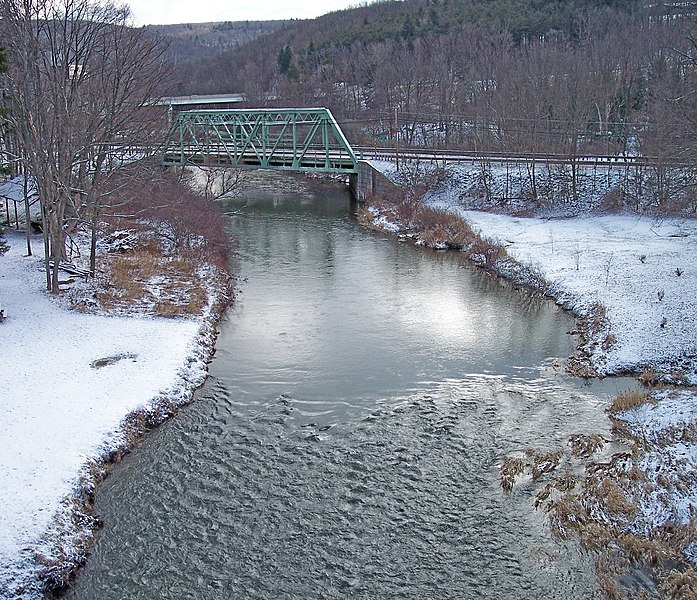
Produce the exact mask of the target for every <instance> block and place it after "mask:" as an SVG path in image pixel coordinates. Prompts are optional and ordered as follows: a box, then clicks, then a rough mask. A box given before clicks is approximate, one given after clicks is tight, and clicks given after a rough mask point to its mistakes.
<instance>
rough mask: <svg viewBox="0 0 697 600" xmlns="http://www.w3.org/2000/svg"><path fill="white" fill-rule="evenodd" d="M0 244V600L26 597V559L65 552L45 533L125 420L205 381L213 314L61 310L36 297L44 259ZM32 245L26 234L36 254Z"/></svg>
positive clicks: (186, 394) (32, 575) (30, 567)
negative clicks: (0, 250) (1, 314)
mask: <svg viewBox="0 0 697 600" xmlns="http://www.w3.org/2000/svg"><path fill="white" fill-rule="evenodd" d="M7 240H8V242H9V244H10V246H11V248H10V250H9V252H8V253H7V254H5V255H4V256H0V308H2V309H4V310H5V314H6V315H7V319H6V320H5V321H4V322H2V323H0V344H1V347H2V352H1V354H0V358H1V361H0V364H1V368H2V371H3V374H4V377H3V379H4V381H3V384H2V392H1V393H0V411H1V412H2V415H3V427H2V429H1V430H0V597H3V598H12V597H22V598H33V597H38V596H39V590H38V586H37V583H36V577H37V574H38V572H39V570H40V569H41V566H40V565H39V564H37V563H36V561H35V558H36V553H37V552H40V553H41V554H42V555H44V556H46V557H48V558H49V559H50V558H51V556H52V555H55V554H56V553H61V552H66V553H68V554H69V553H70V551H71V540H69V539H63V540H60V544H61V545H62V546H63V547H62V548H58V547H56V540H55V539H53V538H52V537H51V531H52V529H53V530H56V529H58V530H59V531H58V532H59V533H60V534H61V535H65V534H68V535H70V534H71V532H70V531H66V526H65V523H66V522H70V517H69V516H68V514H67V513H69V512H70V510H71V506H70V503H69V502H65V501H64V500H65V499H66V498H71V497H72V496H74V495H75V493H76V490H77V489H78V487H79V485H80V478H81V477H82V476H83V475H87V474H88V473H87V472H88V470H89V465H90V464H95V463H98V462H99V461H100V460H101V459H102V458H104V457H106V456H108V455H109V454H110V452H112V451H113V450H114V449H117V448H122V447H123V446H124V445H125V443H126V440H124V437H123V432H122V428H121V425H122V422H123V420H124V418H125V417H126V416H127V415H128V414H130V413H132V412H133V411H136V410H139V409H147V408H152V409H153V410H154V409H155V408H156V406H157V405H158V402H159V401H160V400H162V399H163V398H167V400H168V402H170V403H172V404H178V403H183V402H186V401H187V400H188V399H190V396H191V390H192V388H193V387H196V386H198V385H200V384H201V383H202V382H203V381H204V379H205V376H206V364H207V358H208V353H209V352H210V345H211V343H212V341H211V339H210V337H211V336H212V332H211V331H210V329H211V325H210V320H211V316H210V315H207V316H204V317H199V318H186V319H184V318H179V319H165V318H146V317H129V318H126V317H109V316H102V315H91V314H82V313H79V312H76V311H72V310H68V309H67V307H66V306H65V305H64V304H63V302H62V301H61V300H60V299H57V298H54V297H51V296H50V295H49V294H48V293H47V292H46V291H44V288H45V274H44V271H43V262H42V260H41V259H40V258H39V257H37V256H31V257H27V256H25V255H24V253H25V249H26V244H25V241H24V239H23V237H22V236H20V235H18V234H16V233H14V232H11V231H8V232H7ZM40 247H41V241H40V239H39V238H36V239H34V249H35V251H36V252H38V253H40V254H41V253H42V251H41V250H40ZM114 357H120V358H121V359H120V360H110V359H113V358H114ZM95 361H96V362H95ZM103 363H106V364H103ZM60 523H63V525H62V526H61V525H60ZM68 529H70V527H68ZM72 533H74V534H75V535H76V536H78V535H79V534H80V532H78V531H74V532H72ZM22 590H24V591H22Z"/></svg>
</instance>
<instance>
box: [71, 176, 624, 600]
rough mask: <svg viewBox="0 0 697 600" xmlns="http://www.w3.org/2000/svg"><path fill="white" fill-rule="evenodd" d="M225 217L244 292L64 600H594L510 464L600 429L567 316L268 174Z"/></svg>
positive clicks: (120, 483) (104, 497)
mask: <svg viewBox="0 0 697 600" xmlns="http://www.w3.org/2000/svg"><path fill="white" fill-rule="evenodd" d="M259 181H260V183H258V184H257V185H255V186H254V188H253V189H252V190H250V191H249V192H248V193H246V194H245V196H244V198H242V199H240V200H237V201H234V202H233V201H230V202H229V203H228V204H227V208H228V210H229V211H230V212H231V213H234V214H233V215H232V216H231V217H230V219H231V222H230V226H231V227H230V229H231V232H232V235H234V236H235V238H236V239H237V240H238V245H239V257H238V261H239V265H238V267H239V272H240V277H241V293H240V296H239V299H238V300H237V301H236V303H235V305H234V306H233V307H232V309H231V310H230V312H229V314H228V315H227V317H226V319H225V320H224V322H223V323H222V325H221V331H220V336H219V339H218V344H217V352H216V355H215V359H214V361H213V362H212V364H211V365H210V378H209V380H208V382H207V383H206V385H205V386H204V387H203V388H202V389H201V390H200V391H199V393H198V394H197V400H196V402H195V403H194V404H192V405H191V406H189V407H187V408H186V409H184V410H183V411H182V412H181V413H180V414H179V415H178V416H177V417H176V418H175V419H174V420H173V421H171V422H170V423H168V424H166V425H165V426H163V427H161V428H160V429H158V430H157V431H155V432H154V433H153V434H152V435H151V436H149V438H148V440H147V441H146V442H145V443H144V444H143V445H142V446H141V447H140V448H138V449H137V450H136V451H135V452H133V453H132V455H130V456H129V457H127V459H126V460H125V461H124V462H123V463H122V465H120V466H119V467H118V468H117V469H116V471H115V473H114V474H113V475H112V477H110V478H109V479H108V480H107V482H105V483H104V484H103V485H102V487H101V489H100V490H99V494H98V503H97V504H98V511H99V513H100V515H101V517H102V518H103V519H104V521H105V523H106V527H105V529H104V531H103V532H102V533H101V535H100V537H99V540H98V543H97V545H96V548H95V550H94V552H93V555H92V556H91V558H90V561H89V563H88V565H87V566H86V568H85V569H84V570H83V572H82V573H81V574H80V576H79V578H78V581H77V583H76V585H75V587H74V589H73V591H72V592H71V594H70V597H71V598H82V599H95V598H100V599H108V598H114V599H116V598H129V599H135V598H153V597H158V598H177V599H179V598H206V599H208V598H210V599H218V598H254V599H257V598H268V599H280V598H366V599H367V598H413V599H415V600H416V599H424V598H434V599H442V598H550V599H551V598H559V599H565V600H568V599H569V598H590V597H594V593H595V591H594V590H595V583H594V578H593V575H592V565H591V564H590V562H591V561H590V560H589V559H588V557H586V556H583V555H581V554H580V553H579V552H578V549H577V548H576V546H574V545H573V544H558V543H556V542H554V541H553V540H552V539H551V538H550V536H549V532H548V529H547V526H546V523H545V515H544V514H540V513H537V512H535V511H534V510H533V509H532V501H531V499H532V496H533V495H534V492H535V489H534V488H533V486H531V485H523V486H521V487H520V488H517V489H516V490H515V492H514V493H512V494H505V493H503V492H502V491H501V488H500V485H499V482H498V470H497V467H498V463H499V461H500V460H501V458H502V457H503V456H505V455H506V454H508V453H510V452H512V451H515V450H523V449H525V448H527V447H535V448H550V449H551V448H557V447H561V446H563V445H564V444H565V443H566V439H567V437H568V436H569V435H570V434H572V433H579V432H586V433H587V432H598V431H599V432H603V431H607V423H606V421H605V418H604V415H603V407H604V404H605V402H606V401H607V397H608V393H610V392H612V391H614V389H613V388H614V384H612V383H610V384H609V385H606V387H605V388H600V387H597V386H596V387H587V386H584V385H582V384H581V383H580V382H578V381H575V380H573V379H570V378H568V377H566V376H565V375H564V374H563V369H562V368H561V367H560V365H562V364H563V360H564V358H565V357H567V356H568V355H569V354H571V352H572V351H573V346H574V342H575V340H574V339H573V338H572V337H571V336H569V335H567V334H566V331H568V330H569V329H571V328H572V327H573V322H572V320H571V319H570V317H569V316H568V315H567V314H565V313H563V312H562V311H560V310H559V309H558V308H557V307H555V306H554V305H553V304H552V303H550V302H548V301H545V300H543V299H540V298H536V297H533V296H532V295H531V294H530V293H529V292H526V291H523V290H517V289H515V288H514V287H513V286H510V285H508V284H504V283H502V282H500V281H498V280H497V279H494V278H492V277H490V276H489V275H486V274H483V273H480V272H478V271H477V270H476V269H473V268H472V267H470V266H469V265H468V264H467V263H466V261H464V260H463V259H462V257H461V256H460V255H459V254H457V253H437V252H431V251H426V250H423V249H419V248H415V247H413V246H411V245H409V244H403V243H399V242H398V241H396V240H395V239H394V238H391V237H386V236H383V235H380V234H376V233H372V232H367V231H365V230H363V229H361V228H360V227H359V226H358V225H357V224H356V222H355V220H354V217H353V214H352V210H351V206H350V200H349V196H348V192H346V191H345V190H343V189H341V188H337V187H335V188H326V187H325V188H319V189H314V190H307V189H305V187H304V185H302V184H300V183H298V182H297V181H295V180H287V179H283V178H280V177H279V176H277V175H274V174H270V175H269V176H268V177H267V178H266V179H264V180H259Z"/></svg>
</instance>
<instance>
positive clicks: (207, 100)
mask: <svg viewBox="0 0 697 600" xmlns="http://www.w3.org/2000/svg"><path fill="white" fill-rule="evenodd" d="M246 99H247V97H246V96H245V95H244V94H201V95H194V96H167V97H165V98H162V99H161V100H159V101H158V102H156V103H155V104H157V105H158V106H187V105H191V106H196V105H200V104H231V103H235V102H244V101H245V100H246Z"/></svg>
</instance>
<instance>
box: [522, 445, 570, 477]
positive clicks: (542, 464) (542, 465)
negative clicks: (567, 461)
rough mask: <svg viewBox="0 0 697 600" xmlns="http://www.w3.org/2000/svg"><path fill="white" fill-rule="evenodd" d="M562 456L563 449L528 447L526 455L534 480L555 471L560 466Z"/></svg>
mask: <svg viewBox="0 0 697 600" xmlns="http://www.w3.org/2000/svg"><path fill="white" fill-rule="evenodd" d="M562 456H563V453H562V451H561V450H554V451H552V452H548V451H544V450H534V449H531V448H529V449H527V450H526V451H525V457H526V458H527V459H528V464H529V466H530V471H531V474H532V479H533V481H536V480H538V479H539V478H540V477H542V475H544V474H545V473H551V472H552V471H554V470H555V469H556V468H557V467H558V466H559V463H560V462H561V459H562Z"/></svg>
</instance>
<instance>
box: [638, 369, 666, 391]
mask: <svg viewBox="0 0 697 600" xmlns="http://www.w3.org/2000/svg"><path fill="white" fill-rule="evenodd" d="M638 379H639V381H640V382H641V383H642V384H643V385H645V386H647V387H650V386H655V385H658V384H659V383H660V380H661V376H660V374H659V373H658V372H656V371H655V370H654V369H646V370H645V371H643V372H642V373H641V374H640V375H639V377H638Z"/></svg>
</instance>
